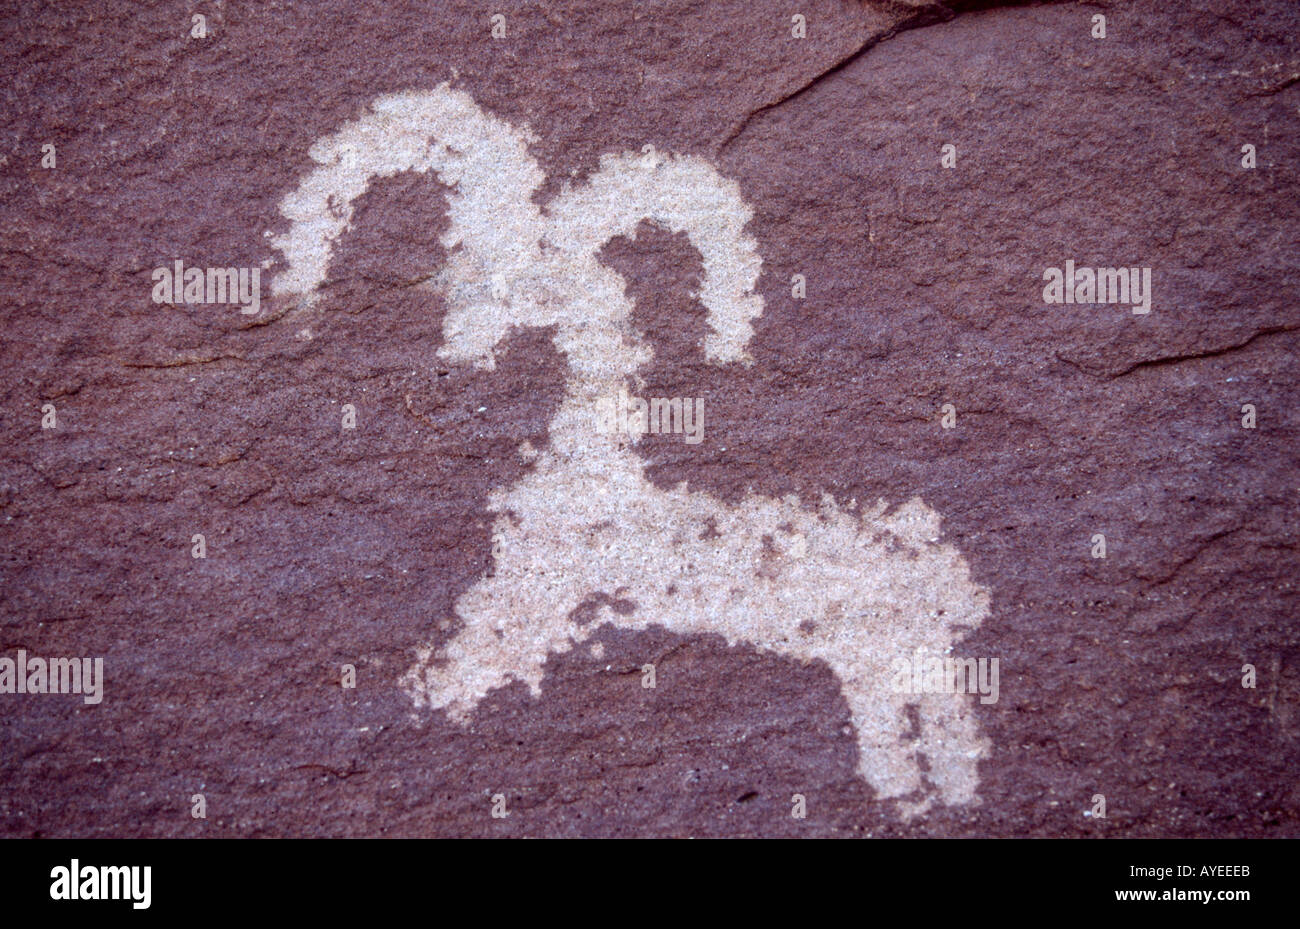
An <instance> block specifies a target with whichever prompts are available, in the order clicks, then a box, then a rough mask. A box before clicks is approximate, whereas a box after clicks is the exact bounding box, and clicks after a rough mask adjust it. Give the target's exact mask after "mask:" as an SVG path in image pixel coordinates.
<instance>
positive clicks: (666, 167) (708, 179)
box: [547, 153, 763, 362]
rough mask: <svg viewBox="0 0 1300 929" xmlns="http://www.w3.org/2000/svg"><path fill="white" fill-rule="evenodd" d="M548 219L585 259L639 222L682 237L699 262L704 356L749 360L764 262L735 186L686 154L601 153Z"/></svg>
mask: <svg viewBox="0 0 1300 929" xmlns="http://www.w3.org/2000/svg"><path fill="white" fill-rule="evenodd" d="M547 214H548V218H550V219H551V224H550V226H549V232H550V235H551V236H552V237H553V239H555V240H557V244H560V245H561V247H563V248H566V249H572V250H579V251H588V252H589V253H594V252H595V251H596V250H598V249H600V248H601V247H602V246H603V245H604V244H605V243H606V242H608V241H609V240H610V239H612V238H614V237H615V236H619V235H627V236H630V235H633V234H634V231H635V229H636V227H637V225H638V224H639V223H640V222H641V221H642V220H645V219H649V220H652V221H653V222H656V223H658V224H660V225H662V226H664V227H665V228H667V229H669V230H670V231H672V232H685V233H686V234H687V235H688V236H689V237H690V240H691V244H692V245H694V246H695V248H696V249H697V250H698V251H699V253H700V255H701V256H703V258H704V280H703V284H702V287H701V290H700V301H701V302H702V303H703V304H704V306H705V308H706V309H708V311H709V325H710V326H711V327H712V329H713V331H712V332H711V333H710V334H709V335H708V336H707V337H706V338H705V340H704V351H705V355H706V356H707V357H708V358H709V359H710V360H712V361H719V362H724V361H746V362H748V361H749V360H750V359H749V357H748V355H747V353H746V352H745V347H746V345H748V343H749V340H750V338H751V337H752V336H753V334H754V330H753V326H752V325H751V324H750V320H752V319H754V318H755V317H757V316H760V315H762V313H763V298H762V297H761V296H759V295H758V294H755V293H754V292H753V290H754V285H755V284H756V283H757V282H758V274H759V270H760V269H761V267H762V264H763V260H762V258H760V257H759V254H758V245H757V243H756V242H755V241H754V240H753V239H752V238H751V237H750V236H748V235H747V234H746V233H745V224H746V223H748V222H749V220H750V219H751V218H752V216H753V211H752V210H750V208H749V207H748V206H747V205H746V204H745V201H744V199H743V198H742V197H741V195H740V185H739V184H737V183H736V182H735V181H732V180H728V179H727V178H724V177H723V176H722V175H720V174H719V173H718V172H717V171H716V170H715V169H714V168H713V166H712V165H710V164H709V163H708V162H706V161H704V160H702V159H699V158H694V157H690V156H681V155H674V156H671V157H668V158H664V159H661V160H657V159H654V158H653V157H651V158H647V156H644V155H636V154H631V153H629V154H624V155H603V156H601V159H600V170H599V171H597V172H596V173H595V174H594V175H593V176H592V177H591V178H590V180H589V181H587V182H586V183H585V184H583V185H582V186H580V187H577V188H572V189H568V190H566V191H565V192H564V193H563V194H561V195H560V196H558V197H556V199H555V200H554V201H553V202H552V203H551V204H550V205H549V206H548V207H547Z"/></svg>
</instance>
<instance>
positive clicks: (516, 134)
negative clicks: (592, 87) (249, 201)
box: [271, 84, 543, 348]
mask: <svg viewBox="0 0 1300 929" xmlns="http://www.w3.org/2000/svg"><path fill="white" fill-rule="evenodd" d="M530 141H532V137H531V136H530V135H529V134H528V132H527V131H520V130H517V129H515V128H514V127H512V126H510V125H509V124H508V123H506V122H504V121H502V120H499V119H496V118H494V117H492V116H489V115H487V114H485V113H484V112H483V111H482V110H480V109H479V107H478V105H477V104H475V103H474V100H473V99H472V98H471V97H470V96H469V95H468V94H466V93H463V92H461V91H458V90H452V89H450V88H449V86H448V85H447V84H442V85H441V86H439V87H437V88H435V89H434V90H432V91H427V92H418V93H417V92H410V93H401V94H392V95H390V96H385V97H380V98H379V99H378V100H376V101H375V102H374V103H373V104H372V105H371V108H370V110H369V111H367V112H366V113H365V114H363V115H362V116H361V117H360V118H359V119H357V120H355V121H353V122H349V123H346V124H344V125H343V127H342V128H340V129H339V130H338V131H337V132H335V133H333V134H332V135H329V136H326V137H325V138H323V139H321V140H320V141H318V142H317V143H316V144H315V145H313V146H312V148H311V150H310V152H309V154H310V155H311V157H312V159H313V160H314V161H316V162H317V163H318V164H319V165H320V167H318V168H316V169H315V170H314V171H312V172H311V173H310V174H308V175H307V176H306V177H305V178H303V180H302V183H300V184H299V185H298V188H297V189H296V190H294V191H293V192H292V193H290V194H289V195H288V196H286V197H285V198H284V200H282V201H281V203H280V212H281V213H283V214H284V215H285V217H287V218H288V219H290V220H291V221H292V225H291V226H290V228H289V231H288V232H287V233H285V234H284V235H281V236H278V237H277V238H276V239H275V240H274V242H273V244H274V246H275V247H276V248H277V249H279V251H281V252H282V253H283V254H284V257H285V260H286V262H287V264H288V267H287V268H286V269H285V270H284V271H283V272H281V273H280V274H277V275H276V277H275V278H274V280H273V281H272V282H271V293H272V294H273V295H280V294H302V295H303V297H304V300H305V302H306V303H307V304H308V305H310V304H311V303H313V302H315V300H316V298H317V296H318V294H317V288H319V287H320V285H321V284H322V283H323V282H324V281H325V275H326V272H327V270H328V268H329V260H330V255H331V252H332V251H333V248H334V244H335V243H336V242H337V241H338V239H339V237H340V236H341V235H342V234H343V232H344V231H345V230H346V229H347V227H348V224H349V223H350V222H351V219H352V212H353V202H354V201H355V200H356V198H357V197H359V196H360V195H361V194H362V193H363V192H364V191H365V190H366V188H367V187H368V186H369V184H370V182H371V180H372V179H373V178H377V177H391V176H393V175H396V174H400V173H402V172H404V171H420V172H424V171H430V170H432V171H434V172H435V173H436V174H437V175H438V177H439V178H440V179H441V180H442V182H443V183H444V184H447V185H448V186H450V187H452V188H453V189H452V191H451V192H450V194H449V195H448V198H447V200H448V208H449V213H450V217H451V228H450V230H449V231H448V232H447V234H446V235H444V236H443V238H442V244H443V246H444V247H446V248H448V249H453V248H456V246H461V248H460V249H458V250H457V252H456V254H455V256H453V260H455V261H456V263H457V265H458V272H457V273H456V274H455V275H454V278H455V282H456V283H457V284H458V285H460V286H461V287H462V288H464V287H468V288H469V289H470V290H471V291H473V290H475V289H476V288H475V286H474V285H475V284H477V283H481V284H482V285H483V286H482V287H481V288H478V289H481V290H485V291H486V290H488V289H490V287H491V280H490V278H491V277H493V276H496V275H504V276H505V277H506V278H510V277H513V276H514V275H515V274H516V273H518V271H520V270H522V269H524V268H526V267H527V266H528V265H529V264H530V263H532V262H534V261H535V260H536V257H537V251H538V245H537V242H538V239H539V237H540V233H541V224H540V221H539V216H538V210H537V208H536V207H535V206H534V205H533V203H532V201H531V199H530V198H531V196H532V194H533V192H534V191H535V190H537V188H538V187H539V186H541V183H542V181H543V175H542V171H541V169H540V168H539V167H538V166H537V164H536V162H535V161H533V159H532V157H531V156H529V154H528V143H529V142H530ZM480 279H481V280H480ZM473 296H474V294H468V295H467V294H465V293H462V294H460V295H459V297H460V299H461V300H464V299H466V298H467V297H470V298H472V297H473ZM496 309H497V312H498V315H500V308H499V307H497V308H496ZM451 335H452V334H451V333H448V337H449V338H450V337H451ZM489 348H490V346H489Z"/></svg>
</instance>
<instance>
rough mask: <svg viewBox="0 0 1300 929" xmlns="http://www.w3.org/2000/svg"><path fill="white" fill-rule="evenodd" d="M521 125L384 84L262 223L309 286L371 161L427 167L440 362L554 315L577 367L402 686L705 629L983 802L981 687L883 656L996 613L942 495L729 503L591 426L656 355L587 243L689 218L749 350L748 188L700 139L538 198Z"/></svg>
mask: <svg viewBox="0 0 1300 929" xmlns="http://www.w3.org/2000/svg"><path fill="white" fill-rule="evenodd" d="M532 140H533V137H532V136H531V135H530V134H529V133H528V132H527V131H526V130H522V131H521V130H519V129H516V128H515V127H513V126H511V125H509V124H508V123H506V122H503V121H501V120H499V119H496V118H495V117H492V116H490V115H488V114H486V113H484V112H483V111H482V110H480V109H479V107H478V106H477V105H476V104H475V103H474V101H473V99H472V98H470V97H469V96H468V95H467V94H465V93H463V92H461V91H457V90H453V89H450V88H449V87H448V86H447V85H446V84H444V85H442V86H440V87H438V88H437V89H435V90H433V91H428V92H410V93H403V94H396V95H391V96H385V97H382V98H380V99H378V100H376V101H375V102H374V104H373V105H372V107H371V109H370V110H369V111H368V112H366V113H364V114H363V115H362V116H361V117H360V118H359V119H357V120H356V121H353V122H349V123H347V124H345V125H344V126H342V127H341V128H340V129H339V130H338V131H337V132H335V133H333V134H332V135H329V136H327V137H325V138H323V139H321V140H319V141H318V142H317V143H316V144H315V145H313V146H312V148H311V151H310V155H311V157H312V159H313V160H314V161H315V162H317V164H318V167H316V168H315V169H314V170H312V171H311V172H310V173H309V174H307V175H306V177H305V178H304V179H303V180H302V182H301V184H300V186H299V187H298V189H297V190H296V191H294V192H293V193H291V194H289V195H288V196H287V197H286V198H285V199H284V200H283V202H282V203H281V207H280V208H281V211H282V212H283V214H284V215H285V217H286V218H288V219H289V220H290V221H291V225H290V228H289V230H288V232H287V233H285V234H284V235H282V236H280V237H278V238H277V239H276V240H275V245H276V247H277V248H278V249H279V250H280V251H281V252H282V253H283V255H284V259H285V267H284V269H283V270H282V271H281V273H279V274H278V275H277V276H276V278H275V279H274V281H273V283H272V293H273V294H274V295H301V298H302V299H303V301H304V302H305V303H310V302H312V301H313V299H315V297H316V296H317V295H318V293H317V289H318V287H319V285H320V284H321V283H322V282H323V281H324V280H325V275H326V271H327V266H328V264H329V260H330V254H331V251H332V248H333V246H334V244H335V242H337V241H338V239H339V237H340V236H341V235H342V234H343V233H344V232H345V231H346V230H347V228H348V227H349V224H350V222H351V219H352V210H353V202H354V200H355V199H356V198H357V197H358V196H359V195H360V194H361V193H362V192H363V191H365V190H366V188H367V186H368V185H369V184H370V182H371V181H372V179H374V178H382V177H390V176H393V175H395V174H398V173H401V172H406V171H417V172H428V171H433V172H434V173H435V174H436V175H437V177H438V178H439V179H440V180H441V181H442V183H443V184H445V185H446V186H447V187H449V188H450V191H449V193H448V209H449V213H450V231H449V232H447V233H446V235H445V236H444V237H443V240H442V243H443V245H444V246H445V247H446V248H447V249H448V253H449V257H448V261H447V263H446V266H445V267H444V268H443V269H442V270H441V274H440V277H439V279H438V281H439V286H441V287H442V288H443V290H444V292H445V293H446V295H447V299H448V302H449V310H448V312H447V316H446V319H445V322H444V325H443V334H444V343H443V345H442V346H441V348H439V349H438V355H439V357H441V358H443V359H447V360H449V361H453V362H472V363H473V364H475V365H478V366H481V367H484V368H488V369H490V368H492V367H493V351H494V348H495V346H496V345H497V343H498V342H499V341H500V340H501V339H502V338H503V337H505V336H506V334H507V333H508V331H509V330H510V329H511V327H528V326H539V327H554V343H555V345H556V348H557V349H558V350H559V351H560V352H562V353H563V355H564V356H565V357H566V359H567V362H568V372H567V382H566V391H565V396H564V399H563V400H562V401H561V403H560V406H559V409H558V411H557V412H556V413H555V416H554V418H553V419H552V421H551V423H550V426H549V433H550V444H549V447H547V448H545V449H544V450H542V451H540V452H534V453H533V460H532V463H531V469H530V470H529V471H528V472H527V473H526V474H525V476H524V477H523V478H522V479H521V480H520V481H519V482H518V483H517V484H515V485H514V486H512V487H507V488H501V489H498V490H497V491H495V492H493V493H492V494H491V496H490V499H489V507H490V509H491V511H492V512H493V513H494V514H496V515H495V526H494V537H495V539H496V543H497V544H496V545H495V546H494V552H493V558H494V567H493V569H492V570H491V571H489V572H488V574H487V576H485V577H483V578H482V579H480V580H479V581H478V582H477V583H476V584H475V585H474V586H473V587H471V588H470V589H469V590H467V591H466V592H465V593H464V594H463V595H462V596H461V597H460V598H459V600H458V601H457V604H456V612H457V614H458V615H459V617H460V619H461V621H462V622H463V626H462V627H461V628H459V630H458V631H457V632H456V633H455V634H454V636H453V637H452V638H451V639H450V641H448V642H446V643H445V644H444V645H443V646H442V647H441V648H440V649H437V650H434V649H433V648H426V649H422V650H421V651H420V652H419V660H418V662H417V664H416V665H415V666H414V667H412V668H411V669H410V671H409V672H408V673H407V674H406V676H405V678H404V682H403V683H404V686H405V687H407V688H408V689H409V692H410V694H411V696H412V697H413V699H414V700H415V702H416V704H417V705H418V706H428V707H433V708H442V709H444V710H446V712H447V714H448V716H449V717H450V719H451V720H454V721H456V722H458V723H460V724H466V723H467V722H468V720H469V717H470V715H471V714H472V713H473V711H474V709H475V707H476V706H477V705H478V704H479V702H480V701H481V700H483V699H484V697H486V696H487V695H488V694H489V693H491V692H492V691H493V690H495V689H497V688H500V687H502V686H504V685H506V684H508V683H510V682H512V681H523V682H526V683H527V684H528V686H529V687H530V688H531V691H532V693H533V694H534V695H535V696H539V695H540V693H541V680H542V675H543V667H544V665H545V662H546V660H547V656H548V655H550V654H554V653H562V652H565V651H567V650H568V649H571V648H574V647H575V646H577V645H579V644H581V643H583V642H584V641H586V640H587V639H588V638H589V637H590V636H591V634H592V633H593V631H594V630H595V629H596V628H598V627H599V626H600V625H601V624H602V623H614V624H616V625H618V626H620V627H624V628H633V629H640V628H645V627H646V626H649V625H652V624H658V625H660V626H663V627H666V628H667V629H669V630H671V631H672V632H674V633H677V634H680V635H690V634H693V633H716V634H718V635H721V636H724V637H725V638H726V640H727V642H728V643H731V644H733V645H734V644H739V643H748V644H749V645H752V646H753V647H755V648H758V649H762V650H766V651H769V652H772V653H775V654H777V655H784V656H789V657H792V658H795V659H799V660H801V661H804V662H809V661H814V660H820V661H823V662H825V663H826V665H827V666H829V668H830V669H831V670H832V671H833V672H834V673H835V674H836V676H837V677H838V679H839V682H840V685H841V687H842V689H843V694H844V696H845V698H846V701H847V703H848V707H849V710H850V712H851V714H852V721H853V725H854V726H855V727H856V730H857V739H858V747H859V760H858V770H859V772H860V773H861V775H862V777H863V778H865V780H866V781H867V782H868V783H869V784H870V785H871V787H873V788H874V789H875V791H876V793H877V794H878V796H880V797H882V798H889V799H894V800H896V801H898V803H899V810H900V811H901V812H902V813H903V815H905V816H911V815H915V814H916V813H918V812H921V811H924V810H925V809H928V808H929V806H930V804H931V803H933V802H934V801H936V800H937V801H939V802H942V803H947V804H961V803H969V802H973V801H975V799H976V786H977V783H978V771H977V765H978V760H979V759H980V758H981V757H984V756H985V755H986V754H987V750H988V745H987V740H985V739H984V738H982V737H981V736H980V734H979V731H978V727H977V724H976V720H975V718H974V716H973V713H972V706H971V700H970V699H969V698H968V697H964V696H960V695H956V696H955V695H951V694H911V693H898V692H895V691H894V690H893V689H892V688H891V686H890V683H891V667H892V664H893V662H894V661H895V660H896V659H898V658H899V657H906V656H912V655H914V654H918V653H922V654H927V655H942V654H944V653H945V652H946V651H947V650H950V649H951V647H952V645H953V643H954V641H955V640H956V638H957V637H958V636H960V635H961V634H962V633H964V632H966V631H969V630H971V629H973V628H975V627H977V626H978V625H979V624H980V622H981V621H982V620H983V619H984V617H985V616H986V615H987V614H988V596H987V593H986V592H985V591H983V590H982V589H980V588H979V587H977V586H976V585H975V584H974V583H973V582H972V580H971V577H970V573H969V570H968V568H967V565H966V562H965V561H964V559H963V558H962V556H961V554H960V553H959V552H958V551H957V549H956V548H954V547H952V546H951V545H947V544H943V543H941V542H940V541H939V517H938V515H937V514H936V513H935V512H934V511H933V510H931V509H929V508H928V507H926V506H925V505H924V504H923V503H922V502H921V501H920V499H918V498H914V499H912V500H910V501H908V502H906V503H904V504H903V505H901V506H899V507H897V508H896V509H894V510H893V511H892V512H891V511H889V509H888V508H887V506H886V505H885V504H884V503H883V502H882V503H879V504H877V505H875V506H874V507H862V508H858V507H857V506H856V504H854V503H850V504H849V505H848V506H847V507H841V506H840V505H837V504H836V502H835V501H834V500H833V499H832V498H831V497H830V496H829V495H826V496H824V497H823V498H822V500H821V503H820V506H817V507H815V508H809V507H805V506H803V505H801V504H800V502H799V500H798V499H797V498H795V497H793V496H791V497H787V498H785V499H780V500H776V499H769V498H766V497H762V496H757V495H754V494H752V493H751V494H750V495H749V496H747V497H746V498H745V499H743V500H742V501H741V502H740V503H739V504H737V505H726V504H724V503H722V502H721V501H719V500H718V499H716V498H714V497H712V496H710V495H709V494H707V493H701V492H693V491H691V490H689V489H687V486H686V485H685V484H681V485H679V486H678V487H676V488H675V489H673V490H669V491H665V490H660V489H658V488H657V487H655V486H654V485H653V484H651V483H650V482H649V481H648V480H647V479H646V476H645V473H644V470H645V469H644V466H643V462H642V460H641V459H640V457H638V455H637V454H636V452H635V450H634V446H635V444H636V442H637V438H638V437H637V436H636V435H630V436H629V435H626V434H609V433H608V432H602V431H601V430H598V429H597V410H598V405H599V404H600V403H601V401H602V400H606V399H608V398H610V397H613V396H615V395H616V394H617V393H618V392H619V391H620V390H626V389H627V388H628V387H629V385H630V382H631V385H632V386H635V383H636V376H637V371H638V369H639V368H641V367H642V366H644V365H646V364H647V363H648V362H649V361H650V360H651V359H652V357H653V351H652V349H651V346H650V345H648V344H646V343H645V342H644V341H643V340H642V339H641V338H640V337H639V336H638V334H637V333H636V332H634V331H633V329H632V326H631V324H630V319H631V310H632V306H631V304H630V303H629V301H628V298H627V296H626V295H625V293H624V283H623V280H622V278H620V277H619V276H618V275H617V274H615V273H614V272H613V271H611V270H610V269H608V268H606V267H605V266H603V265H602V264H601V263H600V261H599V260H598V259H597V253H598V251H599V250H600V249H601V248H602V246H603V245H604V244H605V243H607V242H609V241H610V240H611V239H612V238H614V237H616V236H633V235H635V232H636V228H637V226H638V224H639V223H640V222H642V221H643V220H649V221H651V222H654V223H657V224H659V225H660V226H662V227H664V228H666V229H668V230H670V231H672V232H674V233H676V232H685V233H686V234H687V235H688V236H689V238H690V241H691V243H692V244H693V245H694V247H695V248H696V249H697V250H698V251H699V253H700V255H701V256H702V257H703V272H704V273H703V279H702V280H703V284H702V288H701V291H700V294H699V299H700V301H701V302H702V303H703V305H704V306H705V308H706V309H707V310H708V323H709V326H710V332H709V334H708V335H707V337H706V339H705V341H704V346H703V348H704V351H705V353H706V356H707V357H708V358H709V359H710V360H711V361H714V362H717V363H726V362H744V363H751V362H750V359H749V358H748V356H747V354H746V346H747V344H748V342H749V339H750V337H751V335H752V331H753V330H752V328H751V321H752V320H753V319H754V318H755V317H757V316H759V315H760V314H761V313H762V312H763V299H762V297H760V296H758V295H757V294H755V293H754V286H755V284H756V282H757V280H758V275H759V269H760V266H761V263H762V262H761V259H760V258H759V255H758V252H757V244H756V243H755V241H754V240H753V239H752V238H750V237H749V236H748V235H747V234H746V232H745V226H746V223H747V222H748V221H749V219H750V216H751V211H750V209H749V207H748V206H747V205H746V204H745V202H744V201H743V200H742V198H741V195H740V188H739V186H738V185H737V184H736V183H735V182H734V181H730V180H726V179H724V178H723V177H721V176H720V175H719V174H718V173H717V172H716V171H715V170H714V168H713V167H712V166H711V165H709V164H708V163H706V162H705V161H703V160H701V159H699V158H694V157H680V156H668V157H660V156H658V155H656V154H655V153H654V152H653V150H652V149H650V150H648V151H647V152H645V153H638V154H625V155H605V156H602V157H601V159H600V166H599V170H597V171H596V172H595V173H594V174H593V175H592V176H591V177H590V178H588V179H587V180H585V181H583V182H582V183H580V184H578V185H576V186H572V185H571V186H566V188H565V189H563V190H562V191H561V192H560V193H559V194H558V195H557V196H555V197H554V198H553V199H552V200H551V201H550V202H549V203H548V204H546V206H545V207H539V206H538V205H536V204H535V203H534V202H533V200H532V195H533V194H534V192H535V191H536V190H537V189H538V188H539V187H540V185H541V183H542V181H543V174H542V172H541V170H540V168H539V167H538V165H537V164H536V163H535V162H534V160H533V159H532V158H531V157H530V155H529V154H528V144H529V142H530V141H532ZM431 270H433V269H431Z"/></svg>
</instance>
